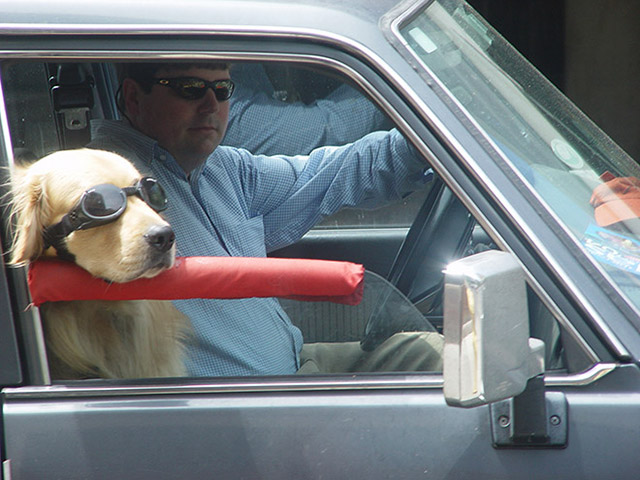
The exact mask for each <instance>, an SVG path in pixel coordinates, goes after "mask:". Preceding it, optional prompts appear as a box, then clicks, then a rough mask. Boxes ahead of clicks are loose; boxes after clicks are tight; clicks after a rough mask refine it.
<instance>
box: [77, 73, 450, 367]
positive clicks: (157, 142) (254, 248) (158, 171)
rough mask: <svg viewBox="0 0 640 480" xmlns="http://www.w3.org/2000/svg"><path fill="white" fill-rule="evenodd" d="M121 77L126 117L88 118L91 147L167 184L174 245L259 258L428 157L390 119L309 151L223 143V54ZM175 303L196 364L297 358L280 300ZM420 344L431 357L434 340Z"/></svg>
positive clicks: (406, 178)
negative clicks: (189, 327)
mask: <svg viewBox="0 0 640 480" xmlns="http://www.w3.org/2000/svg"><path fill="white" fill-rule="evenodd" d="M122 78H123V80H122V84H121V93H122V98H121V100H122V106H123V111H124V113H125V115H126V118H127V120H126V121H122V122H114V121H103V122H98V123H97V124H95V125H94V135H93V138H94V140H93V141H92V142H91V144H90V145H89V146H90V147H93V148H102V149H105V150H112V151H116V152H117V153H120V154H121V155H123V156H125V157H127V158H129V159H131V160H132V161H134V162H135V163H136V166H137V167H138V168H139V169H140V170H141V171H143V172H149V173H150V174H152V175H153V176H155V177H156V178H157V179H158V181H159V182H160V183H161V184H162V185H163V186H164V188H165V190H166V191H167V194H168V197H169V199H170V201H169V207H168V209H167V210H166V212H165V213H166V216H167V218H168V220H169V221H170V222H171V225H172V227H173V229H174V231H175V232H176V237H177V245H178V253H179V254H180V255H182V256H203V255H211V256H256V257H264V256H265V255H266V254H267V252H268V251H271V250H275V249H277V248H281V247H284V246H286V245H289V244H291V243H293V242H295V241H297V240H298V239H300V238H301V237H302V235H304V233H306V232H307V231H308V230H309V229H310V228H311V227H313V225H315V224H316V223H317V222H318V221H319V220H320V219H321V218H323V217H324V216H327V215H330V214H332V213H334V212H335V211H337V210H339V209H340V208H341V207H343V206H347V205H363V204H364V205H377V204H378V203H380V199H383V200H385V199H396V198H400V197H401V196H402V195H403V194H404V193H405V192H408V191H411V190H414V189H416V188H419V187H420V186H421V184H423V183H424V169H425V165H424V164H423V163H422V162H421V161H420V159H419V158H418V157H417V156H416V155H415V153H414V151H413V148H412V147H411V146H410V145H409V144H408V143H407V142H406V141H405V140H404V139H403V137H402V136H401V135H400V134H399V133H398V132H397V131H395V130H393V131H391V132H386V133H374V134H371V135H370V136H367V137H365V138H364V139H362V140H360V141H358V142H355V143H353V144H351V145H347V146H345V147H325V148H321V149H317V150H314V151H313V152H312V153H311V154H310V155H309V156H307V157H302V156H297V157H287V156H275V157H266V156H255V155H253V154H251V153H249V152H248V151H247V150H242V149H237V148H234V147H224V146H219V145H220V142H221V140H222V138H223V137H224V134H225V129H226V126H227V120H228V114H229V101H228V100H229V97H230V95H231V94H232V92H233V84H232V83H231V82H230V73H229V68H228V66H227V65H225V64H192V65H187V64H174V65H167V64H164V65H163V64H130V65H125V66H124V69H123V75H122ZM175 303H176V306H177V307H178V308H180V309H181V310H182V311H183V312H184V313H185V314H186V315H187V316H188V317H189V318H190V319H191V321H192V324H193V328H194V333H195V337H196V339H195V342H194V345H193V348H192V349H191V350H190V352H189V359H188V368H189V372H190V373H191V374H192V375H223V376H234V375H271V374H291V373H295V372H296V371H298V369H299V368H300V366H301V365H300V353H301V350H302V346H303V339H302V335H301V333H300V330H299V329H298V328H296V327H295V326H294V325H293V324H292V323H291V321H290V320H289V318H288V317H287V315H286V314H285V313H284V311H283V310H282V308H281V307H280V304H279V302H278V301H277V300H276V299H258V298H249V299H242V300H204V299H195V300H181V301H176V302H175ZM422 343H424V342H422ZM405 346H406V345H405ZM427 347H428V349H429V353H428V354H427V356H429V355H432V356H433V355H435V356H436V357H439V354H437V353H438V352H435V354H434V351H435V350H438V349H439V348H440V347H441V344H438V345H436V347H435V350H434V349H432V348H431V347H430V345H428V346H427ZM403 348H404V347H403ZM432 350H433V351H432ZM429 361H431V360H429Z"/></svg>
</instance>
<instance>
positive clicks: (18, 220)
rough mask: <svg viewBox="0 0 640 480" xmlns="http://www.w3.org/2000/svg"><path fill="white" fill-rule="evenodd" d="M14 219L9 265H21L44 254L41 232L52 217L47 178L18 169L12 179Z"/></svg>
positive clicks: (12, 210)
mask: <svg viewBox="0 0 640 480" xmlns="http://www.w3.org/2000/svg"><path fill="white" fill-rule="evenodd" d="M11 182H12V189H11V190H12V194H13V198H12V207H11V218H12V225H13V228H14V234H13V245H12V247H11V251H10V263H12V264H20V263H24V262H26V261H28V260H33V259H35V258H37V257H38V256H40V255H41V254H42V251H43V249H44V239H43V237H42V232H43V231H44V226H45V225H46V223H45V222H46V221H47V219H48V218H49V217H50V215H51V207H50V205H49V201H48V198H47V194H46V186H45V179H44V178H43V177H42V176H41V175H36V174H33V173H32V172H29V171H28V169H27V170H20V169H16V171H15V172H14V174H13V176H12V180H11Z"/></svg>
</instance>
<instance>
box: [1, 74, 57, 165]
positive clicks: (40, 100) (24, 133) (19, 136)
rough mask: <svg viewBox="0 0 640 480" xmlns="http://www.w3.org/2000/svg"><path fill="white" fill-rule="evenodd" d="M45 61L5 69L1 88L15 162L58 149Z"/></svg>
mask: <svg viewBox="0 0 640 480" xmlns="http://www.w3.org/2000/svg"><path fill="white" fill-rule="evenodd" d="M48 86H49V78H48V73H47V69H46V65H44V64H42V63H11V64H8V65H5V66H4V68H3V69H2V88H3V92H4V97H5V106H6V109H7V116H8V118H9V128H10V131H11V143H12V146H13V150H14V156H15V158H16V161H20V160H31V159H34V158H40V157H42V156H44V155H45V154H47V153H50V152H53V151H55V150H57V149H58V148H59V144H58V136H57V134H56V128H55V119H54V115H53V108H52V104H51V98H50V95H49V88H48Z"/></svg>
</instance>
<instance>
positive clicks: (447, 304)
mask: <svg viewBox="0 0 640 480" xmlns="http://www.w3.org/2000/svg"><path fill="white" fill-rule="evenodd" d="M444 273H445V287H444V341H445V345H444V366H443V376H444V396H445V400H446V402H447V403H448V404H449V405H453V406H458V407H474V406H478V405H484V404H488V403H492V402H496V401H499V400H504V399H507V398H511V397H514V396H516V395H519V394H520V393H522V392H523V391H524V389H525V387H526V385H527V381H528V380H529V379H530V378H533V377H535V376H537V375H540V374H542V373H543V372H544V342H543V341H542V340H539V339H536V338H530V337H529V312H528V306H527V289H526V281H525V276H524V272H523V270H522V268H521V267H520V265H519V264H518V262H517V261H516V259H515V258H514V256H513V255H511V254H510V253H506V252H501V251H499V250H488V251H485V252H482V253H478V254H475V255H472V256H469V257H465V258H462V259H460V260H457V261H455V262H452V263H451V264H449V265H448V266H447V268H446V269H445V272H444Z"/></svg>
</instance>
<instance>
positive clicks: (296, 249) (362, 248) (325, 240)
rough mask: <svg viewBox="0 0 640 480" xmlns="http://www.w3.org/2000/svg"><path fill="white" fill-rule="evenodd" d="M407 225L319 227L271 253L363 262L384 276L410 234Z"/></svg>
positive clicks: (273, 255) (292, 256)
mask: <svg viewBox="0 0 640 480" xmlns="http://www.w3.org/2000/svg"><path fill="white" fill-rule="evenodd" d="M407 230H408V229H407V228H376V229H373V228H370V229H360V230H356V229H348V228H345V229H316V230H313V231H311V232H310V233H308V234H307V235H305V236H304V237H303V238H302V240H300V241H299V242H297V243H296V244H294V245H291V246H290V247H286V248H283V249H280V250H277V251H275V252H273V253H271V254H270V256H272V257H287V258H318V259H324V260H341V261H349V262H355V263H361V264H362V265H364V267H365V268H366V269H367V270H371V271H373V272H375V273H377V274H379V275H382V276H385V275H387V274H388V273H389V270H390V268H391V265H392V264H393V261H394V259H395V257H396V254H397V253H398V250H399V249H400V246H401V245H402V242H403V241H404V238H405V236H406V235H407Z"/></svg>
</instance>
